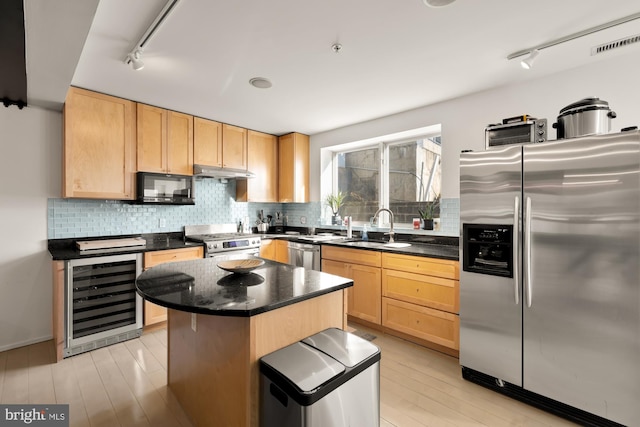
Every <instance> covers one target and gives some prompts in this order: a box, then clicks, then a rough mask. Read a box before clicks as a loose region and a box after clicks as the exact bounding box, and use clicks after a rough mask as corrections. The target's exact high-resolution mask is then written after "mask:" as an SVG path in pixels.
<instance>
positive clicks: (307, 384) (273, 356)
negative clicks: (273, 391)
mask: <svg viewBox="0 0 640 427" xmlns="http://www.w3.org/2000/svg"><path fill="white" fill-rule="evenodd" d="M260 360H261V362H262V363H265V364H267V365H269V366H270V367H271V368H273V369H274V370H275V371H277V372H278V373H279V374H280V375H282V376H283V377H285V378H287V379H288V380H289V381H291V382H292V383H293V384H295V386H296V387H297V388H299V389H300V390H301V391H303V392H309V391H312V390H315V389H317V388H318V387H320V386H321V385H322V384H324V383H326V382H327V381H329V380H331V379H332V378H334V377H336V376H337V375H340V374H341V373H343V372H344V370H345V368H344V366H343V365H342V364H340V363H338V362H337V361H336V360H334V359H332V358H331V357H329V356H327V355H326V354H323V353H321V352H320V351H318V350H316V349H315V348H313V347H309V346H308V345H305V344H303V343H302V342H300V341H298V342H296V343H293V344H291V345H289V346H287V347H284V348H281V349H280V350H277V351H274V352H273V353H270V354H268V355H266V356H264V357H263V358H262V359H260Z"/></svg>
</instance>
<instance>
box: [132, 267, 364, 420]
mask: <svg viewBox="0 0 640 427" xmlns="http://www.w3.org/2000/svg"><path fill="white" fill-rule="evenodd" d="M136 286H137V289H138V292H139V293H140V294H142V295H143V296H144V297H145V298H146V299H148V300H150V301H152V302H154V303H156V304H160V305H163V306H165V307H168V320H167V335H168V361H167V371H168V372H167V385H168V387H169V388H170V389H171V391H172V393H173V395H175V397H176V399H177V400H178V402H179V403H180V406H181V407H182V408H183V409H184V412H185V413H186V414H187V416H188V417H189V418H190V420H191V422H192V424H193V425H197V426H199V427H203V426H205V427H206V426H211V427H214V426H247V427H258V426H259V424H260V423H259V413H260V412H259V410H260V393H259V390H260V370H259V361H260V358H261V357H263V356H265V355H267V354H269V353H271V352H273V351H276V350H279V349H281V348H283V347H285V346H287V345H290V344H292V343H294V342H297V341H300V340H302V339H304V338H306V337H308V336H310V335H313V334H315V333H318V332H321V331H323V330H325V329H327V328H340V329H345V328H346V327H347V319H346V301H347V300H346V288H348V287H350V286H353V281H352V280H350V279H345V278H342V277H338V276H334V275H331V274H327V273H322V272H319V271H311V270H305V269H303V268H300V267H293V266H290V265H287V264H281V263H277V262H272V261H265V264H264V265H263V266H261V267H260V268H257V269H255V270H253V272H251V273H249V274H245V275H237V274H232V273H229V272H226V271H224V270H221V269H220V268H218V267H217V261H216V260H214V259H213V258H203V259H198V260H191V261H181V262H176V263H168V264H160V265H157V266H154V267H151V268H150V269H149V270H147V271H145V272H144V273H142V274H141V275H140V276H138V279H137V280H136Z"/></svg>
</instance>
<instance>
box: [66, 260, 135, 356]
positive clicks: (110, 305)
mask: <svg viewBox="0 0 640 427" xmlns="http://www.w3.org/2000/svg"><path fill="white" fill-rule="evenodd" d="M141 272H142V254H140V253H135V254H124V255H113V256H100V257H90V258H84V259H74V260H70V261H67V262H66V268H65V284H66V286H65V302H66V303H65V322H64V326H65V345H64V352H63V354H64V357H69V356H73V355H76V354H80V353H84V352H86V351H90V350H94V349H96V348H100V347H104V346H107V345H111V344H115V343H117V342H120V341H126V340H129V339H132V338H137V337H139V336H140V335H141V334H142V298H141V297H140V296H139V295H138V294H137V293H136V287H135V281H136V277H138V275H139V274H140V273H141Z"/></svg>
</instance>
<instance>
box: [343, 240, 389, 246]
mask: <svg viewBox="0 0 640 427" xmlns="http://www.w3.org/2000/svg"><path fill="white" fill-rule="evenodd" d="M344 244H345V245H346V246H358V247H361V248H380V247H382V246H384V245H385V243H384V242H368V241H364V240H356V241H353V242H344Z"/></svg>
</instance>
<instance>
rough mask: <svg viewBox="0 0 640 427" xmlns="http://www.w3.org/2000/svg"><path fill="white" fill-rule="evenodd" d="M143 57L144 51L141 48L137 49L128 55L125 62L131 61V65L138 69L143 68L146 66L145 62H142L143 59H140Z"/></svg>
mask: <svg viewBox="0 0 640 427" xmlns="http://www.w3.org/2000/svg"><path fill="white" fill-rule="evenodd" d="M141 57H142V51H141V50H140V49H136V50H134V51H133V52H131V53H130V54H129V55H127V61H125V62H131V66H132V67H133V69H134V70H136V71H138V70H142V69H143V68H144V62H142V59H140V58H141Z"/></svg>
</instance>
